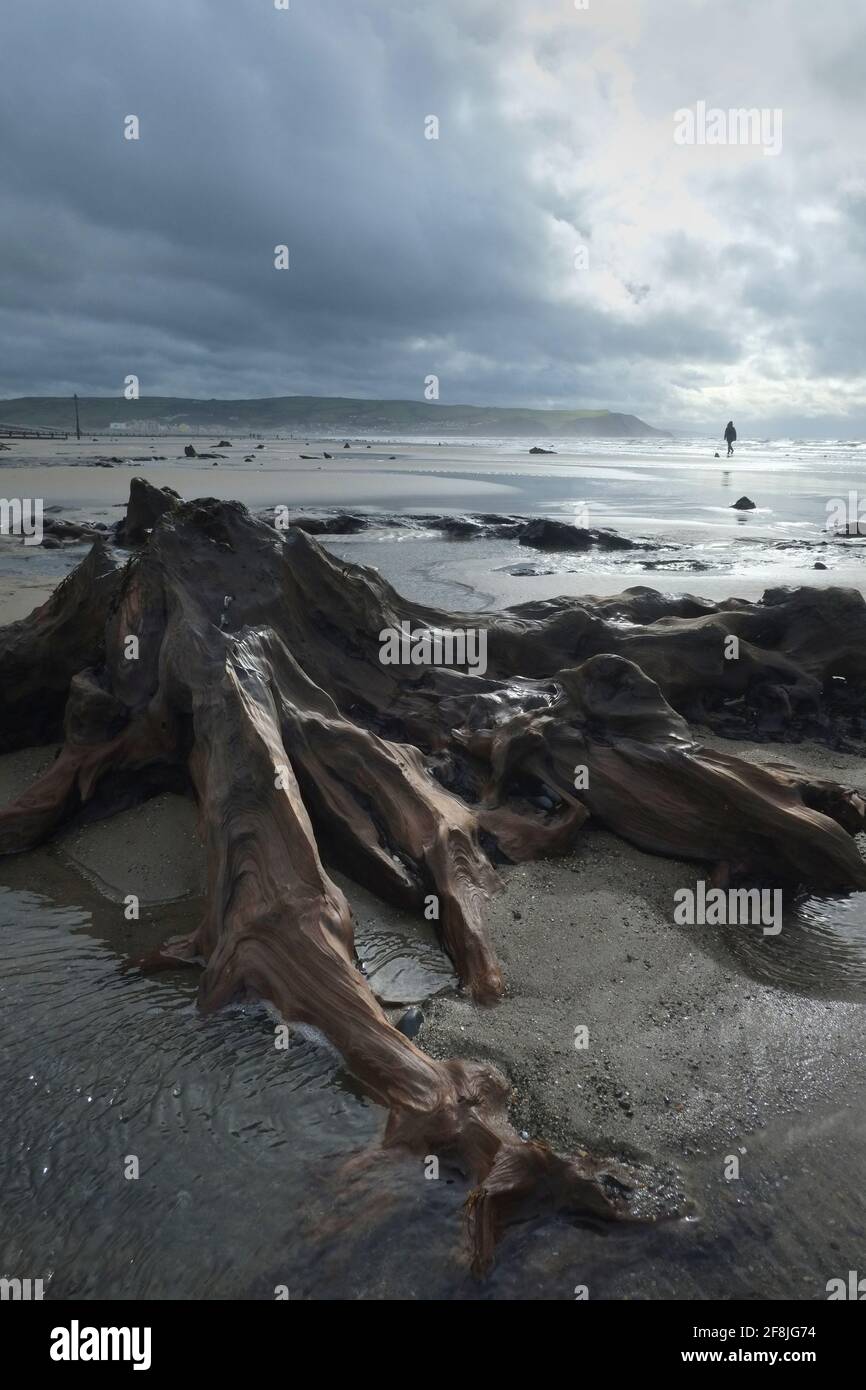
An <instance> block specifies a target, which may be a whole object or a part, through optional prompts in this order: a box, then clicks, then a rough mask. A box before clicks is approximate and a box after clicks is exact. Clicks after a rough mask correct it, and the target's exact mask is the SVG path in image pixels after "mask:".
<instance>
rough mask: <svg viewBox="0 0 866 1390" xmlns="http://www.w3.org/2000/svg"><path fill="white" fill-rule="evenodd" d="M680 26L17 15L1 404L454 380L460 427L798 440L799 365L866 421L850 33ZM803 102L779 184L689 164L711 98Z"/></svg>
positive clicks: (0, 253)
mask: <svg viewBox="0 0 866 1390" xmlns="http://www.w3.org/2000/svg"><path fill="white" fill-rule="evenodd" d="M659 13H660V12H659V9H658V7H657V6H650V5H645V4H643V3H642V0H607V3H606V4H605V5H604V6H597V7H596V6H594V7H592V8H591V10H590V11H588V12H576V11H575V9H574V7H573V5H571V4H570V3H568V0H559V2H558V3H556V0H554V3H544V4H541V3H539V4H537V5H533V4H527V3H519V2H518V0H505V2H504V3H503V2H497V3H494V0H436V3H429V4H426V3H420V0H401V3H399V4H397V3H391V0H387V3H386V0H353V2H352V3H350V2H349V0H315V3H314V0H291V9H290V10H289V11H287V12H286V11H278V10H276V9H275V8H274V5H273V0H207V3H206V0H170V2H169V0H147V3H138V4H136V3H131V2H130V0H122V2H121V0H80V2H79V3H78V4H76V5H69V4H68V3H64V2H63V0H42V3H40V4H39V5H34V4H32V3H31V2H30V0H6V2H5V4H4V8H3V11H2V18H0V42H2V46H3V52H4V56H5V63H4V81H3V83H2V84H0V123H2V142H0V180H2V182H0V187H2V189H3V199H2V205H0V337H2V343H3V356H2V369H0V394H2V395H10V396H11V395H16V394H24V393H39V394H53V393H67V392H71V391H72V390H78V391H80V392H83V393H93V394H103V393H108V392H111V391H116V392H117V393H118V397H120V395H121V392H122V386H123V380H124V377H125V376H126V375H127V374H128V373H135V374H136V375H137V376H138V377H139V378H140V380H141V386H142V392H143V394H144V395H148V394H154V395H157V394H173V395H203V396H212V395H238V396H243V395H267V394H288V393H295V392H299V393H318V394H359V395H360V394H365V395H378V396H408V397H415V398H420V397H421V394H422V391H423V382H424V378H425V376H427V374H428V373H436V374H437V375H438V376H439V377H440V379H441V389H442V399H443V401H466V400H476V401H485V402H498V403H501V404H517V403H525V404H574V405H588V406H589V405H609V406H611V407H612V408H615V409H626V410H635V411H637V412H638V413H641V414H644V415H646V416H649V417H650V418H652V419H653V420H654V421H655V422H657V423H670V424H674V425H676V424H677V423H679V422H681V421H682V422H684V423H686V422H688V423H691V422H699V421H701V420H703V418H704V417H705V415H709V416H711V417H713V422H714V423H715V421H714V413H717V411H718V410H719V409H725V408H727V407H728V406H729V405H730V408H731V409H733V406H734V404H736V403H737V402H738V401H739V402H740V403H741V408H742V412H743V413H744V414H746V415H748V414H752V415H754V416H755V417H756V418H757V417H758V416H759V415H760V414H762V413H763V414H765V415H766V416H768V417H769V416H773V418H776V417H779V418H781V417H782V416H783V415H784V411H785V409H786V406H785V398H784V392H783V390H782V389H781V388H780V384H779V383H780V378H781V377H783V376H784V374H785V372H786V371H787V372H788V376H789V379H790V384H791V391H792V393H793V398H792V399H791V401H790V411H791V413H792V415H794V414H796V415H797V417H798V418H799V417H800V416H801V415H803V416H808V415H811V416H815V417H818V416H820V415H821V414H833V413H834V412H836V413H839V412H840V411H841V410H842V408H843V404H844V406H845V407H846V408H849V409H851V410H854V411H856V412H858V413H859V415H860V416H861V417H862V416H863V415H864V414H866V409H864V401H866V392H864V391H863V390H862V389H861V386H862V376H863V374H864V372H866V361H864V348H863V344H862V342H861V341H860V340H859V338H858V333H857V328H856V325H857V319H858V317H859V318H860V319H861V320H862V310H863V308H864V307H866V306H864V304H863V302H862V301H863V296H864V293H866V292H864V290H863V288H862V285H863V283H864V281H863V275H862V269H863V257H864V230H863V189H862V187H860V186H858V184H857V180H856V177H854V175H853V173H852V169H853V151H854V148H855V146H856V145H859V144H860V137H861V136H862V133H863V132H862V129H861V128H859V127H858V126H857V124H856V123H857V121H858V119H862V118H860V117H858V115H857V109H856V107H855V105H854V103H853V102H852V100H851V78H852V73H853V72H854V71H855V69H854V67H853V66H852V61H851V53H850V49H851V36H850V34H848V35H847V36H846V34H845V26H844V23H839V24H837V25H836V27H835V29H834V26H833V24H832V23H831V22H830V21H829V20H828V19H827V17H826V16H825V17H823V18H820V17H816V16H815V14H814V11H813V8H812V7H811V6H807V5H806V4H805V3H803V4H799V3H794V4H790V3H789V4H786V5H784V6H776V5H768V6H767V7H766V12H765V13H763V14H762V16H761V17H759V18H756V16H755V11H754V7H753V6H747V5H745V4H739V3H735V4H732V5H728V6H726V7H718V6H705V5H703V4H700V3H698V4H695V3H691V0H674V2H673V3H671V4H670V5H668V6H666V7H665V10H664V17H663V18H662V19H659ZM774 25H775V28H774ZM780 25H782V26H783V28H784V42H780V37H779V26H780ZM728 53H730V54H732V55H733V54H736V61H735V62H732V63H731V64H730V68H729V81H728V82H727V83H726V80H725V62H724V60H723V55H725V54H728ZM837 66H838V72H839V84H838V89H836V88H834V86H833V83H832V81H831V80H830V79H831V76H832V73H833V72H834V71H835V70H836V67H837ZM813 70H814V75H813ZM795 97H796V103H795V104H794V105H792V107H791V108H790V109H788V108H787V107H786V117H788V118H789V124H788V126H787V127H786V145H785V150H784V153H783V156H782V157H780V159H778V160H771V159H763V158H762V157H761V156H760V154H759V153H758V155H757V158H756V159H752V160H751V161H746V162H743V161H742V160H740V161H736V160H733V159H730V158H726V157H727V156H730V155H731V154H732V153H733V152H732V151H730V150H725V151H721V152H714V153H715V155H716V156H717V158H716V162H715V163H713V162H712V161H710V162H709V163H708V162H707V160H706V158H704V159H703V161H702V162H697V161H693V162H692V163H689V157H691V156H693V155H694V154H695V153H696V152H695V151H693V150H678V149H675V147H674V145H673V142H672V138H671V116H672V112H673V111H674V110H675V109H676V108H677V107H680V106H683V105H689V104H690V103H693V102H694V101H695V100H697V99H701V98H706V99H707V100H708V101H710V102H718V104H720V105H723V106H728V105H740V104H743V105H755V104H760V105H764V104H766V105H769V106H786V101H787V99H788V98H790V99H791V101H792V103H793V102H794V99H795ZM129 114H134V115H136V116H138V118H139V119H140V122H141V138H140V140H138V141H127V140H124V138H123V121H124V117H126V116H127V115H129ZM428 115H436V116H437V117H438V119H439V121H440V138H439V140H425V138H424V119H425V117H426V116H428ZM789 132H791V134H789ZM702 154H703V155H704V156H706V154H707V152H706V151H703V152H702ZM680 156H683V158H680ZM725 214H727V215H728V216H727V217H726V216H725ZM734 218H735V219H736V220H735V221H734ZM282 243H285V244H287V245H288V246H289V248H290V257H291V269H290V270H289V271H287V272H281V271H277V270H275V269H274V264H273V257H274V247H275V246H277V245H278V244H282ZM578 244H584V245H586V246H587V247H588V249H589V268H588V269H587V270H584V271H576V270H575V267H574V264H573V257H574V251H575V247H576V246H577V245H578ZM858 275H859V279H857V276H858ZM761 363H763V366H761ZM762 371H763V372H764V374H765V375H764V376H761V372H762ZM756 374H757V375H756ZM804 377H808V394H807V399H804V389H805V388H804V387H803V385H802V384H801V383H802V381H803V379H804ZM842 378H844V382H845V386H844V391H843V392H842V397H844V402H843V403H840V402H841V401H842V397H840V394H839V388H838V383H839V380H840V379H842ZM798 383H800V384H798ZM732 400H733V403H731V401H732ZM849 428H850V426H849Z"/></svg>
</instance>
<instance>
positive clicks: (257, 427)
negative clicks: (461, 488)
mask: <svg viewBox="0 0 866 1390" xmlns="http://www.w3.org/2000/svg"><path fill="white" fill-rule="evenodd" d="M78 405H79V410H80V413H81V429H82V432H83V433H85V434H93V433H102V432H104V431H111V432H112V433H115V432H116V433H121V432H124V431H128V432H129V433H131V434H151V433H154V434H155V433H166V434H167V433H171V434H176V433H178V432H185V431H189V432H190V433H193V434H202V433H204V434H210V433H214V432H217V431H231V430H234V431H235V432H241V431H247V432H256V433H263V434H273V433H278V432H279V433H282V432H292V433H295V434H297V433H309V434H318V435H327V434H333V435H341V436H342V435H351V434H355V435H357V434H400V435H413V434H417V435H442V436H443V437H444V436H446V435H452V436H453V435H458V436H473V435H474V436H477V437H478V438H486V437H495V436H501V437H503V438H508V437H512V436H516V435H519V436H526V437H527V438H528V437H530V436H533V437H540V438H541V437H543V438H556V437H558V436H574V437H578V438H580V437H582V438H590V439H591V438H640V437H642V436H648V435H653V436H665V435H666V434H667V433H668V432H667V431H665V430H658V429H654V428H653V427H652V426H651V425H648V424H646V423H645V422H644V421H643V420H640V419H638V417H637V416H636V415H624V414H620V413H619V412H617V411H611V410H531V409H527V408H524V407H522V406H489V405H444V404H440V403H439V402H432V401H385V400H382V401H380V400H361V399H356V398H354V397H350V396H268V397H262V398H254V399H251V400H198V399H195V398H191V397H184V396H148V397H141V398H140V399H139V400H126V399H125V398H124V396H123V395H122V394H119V395H116V396H79V398H78ZM3 421H10V422H12V423H14V424H21V425H27V426H31V427H34V428H38V429H56V430H69V429H71V428H72V429H74V406H73V402H72V400H71V398H69V397H66V396H18V397H17V398H15V399H7V400H0V422H3Z"/></svg>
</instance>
